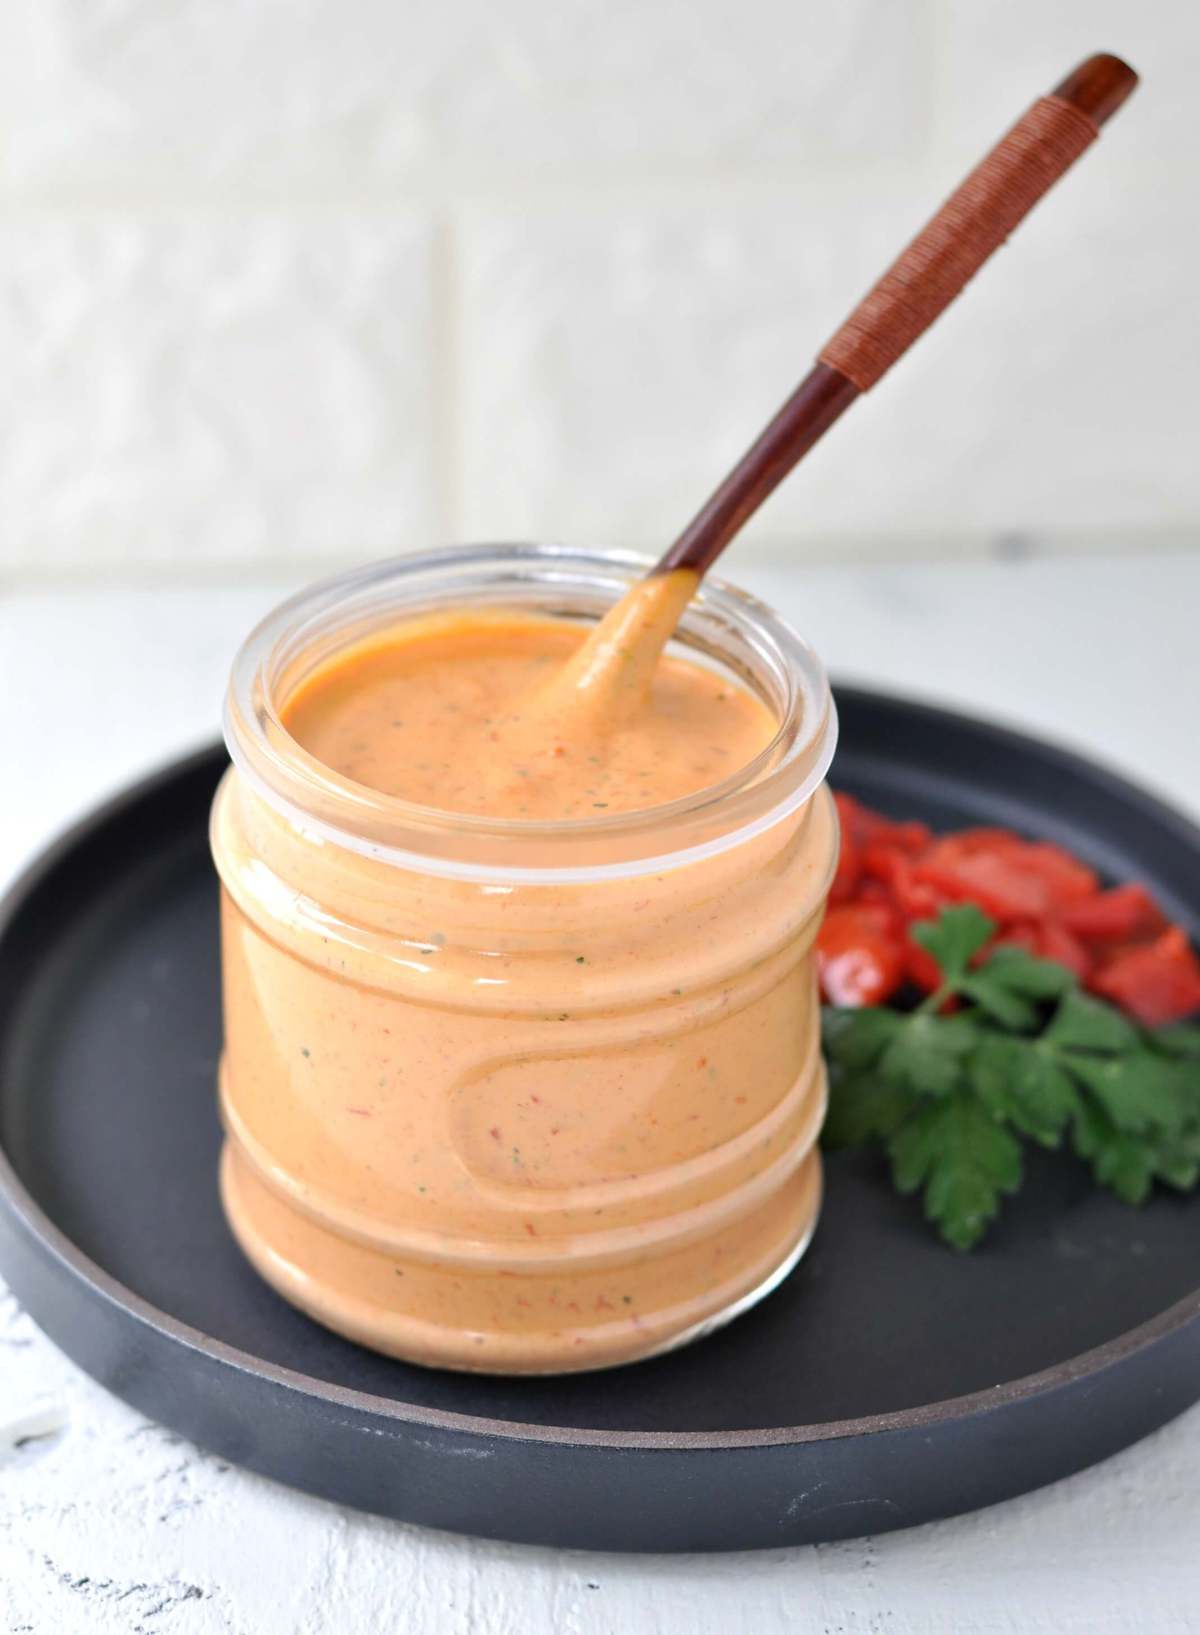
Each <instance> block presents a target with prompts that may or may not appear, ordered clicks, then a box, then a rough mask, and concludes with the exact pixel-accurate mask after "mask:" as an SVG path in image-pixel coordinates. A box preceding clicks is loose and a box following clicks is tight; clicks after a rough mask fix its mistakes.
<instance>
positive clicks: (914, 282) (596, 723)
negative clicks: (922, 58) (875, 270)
mask: <svg viewBox="0 0 1200 1635" xmlns="http://www.w3.org/2000/svg"><path fill="white" fill-rule="evenodd" d="M1137 82H1138V81H1137V75H1136V74H1135V73H1134V71H1133V69H1132V68H1130V67H1129V65H1128V64H1127V63H1125V62H1122V61H1121V59H1120V58H1119V57H1114V56H1111V55H1109V54H1108V53H1101V54H1099V55H1097V56H1093V57H1089V58H1087V60H1086V61H1085V62H1083V63H1081V64H1080V65H1079V67H1078V68H1076V69H1075V70H1074V72H1073V73H1070V74H1068V75H1067V77H1066V79H1064V80H1063V81H1062V82H1061V84H1059V85H1057V86H1055V88H1054V90H1053V91H1052V92H1051V93H1050V95H1049V96H1044V97H1039V98H1038V100H1037V101H1036V102H1035V103H1034V104H1033V106H1032V107H1031V108H1030V109H1029V110H1028V112H1027V113H1025V114H1024V115H1023V116H1022V118H1021V119H1019V120H1018V121H1017V123H1016V124H1015V125H1014V126H1013V128H1012V129H1011V130H1010V131H1009V132H1008V134H1007V136H1004V137H1002V138H1001V140H1000V141H999V142H998V143H997V144H996V146H995V147H994V148H993V149H992V150H991V152H990V153H988V154H987V156H986V157H985V158H984V159H983V160H982V161H981V162H980V163H979V164H978V165H977V166H976V167H975V169H974V170H973V171H972V172H971V173H970V175H969V176H968V177H967V178H966V180H965V181H964V182H963V183H962V184H961V186H959V188H958V189H957V190H956V191H955V192H954V193H952V194H951V195H950V197H949V198H948V199H947V200H946V202H945V203H944V204H943V205H942V207H941V209H940V210H939V211H938V212H937V214H936V215H935V216H934V217H933V218H932V220H931V221H929V222H928V223H927V224H926V226H925V227H923V228H922V229H921V231H920V232H919V233H918V234H917V236H916V238H915V239H913V241H912V243H911V244H910V245H909V246H908V248H907V249H906V250H904V251H903V252H902V254H901V255H900V257H899V258H898V259H897V260H896V261H895V262H894V263H893V264H892V266H891V267H890V268H889V269H888V271H887V272H886V273H884V275H883V277H882V278H881V279H880V280H879V282H878V283H877V284H876V285H875V287H874V288H873V289H872V290H871V291H870V293H869V294H868V295H867V296H866V297H865V298H864V299H863V300H862V301H861V302H860V303H859V305H858V306H857V307H856V308H855V309H854V311H853V312H852V313H851V314H850V316H849V318H847V319H846V321H845V323H844V324H843V325H842V327H841V328H840V329H839V330H838V331H837V333H836V334H835V335H834V336H833V338H832V340H830V341H829V342H828V344H827V345H826V346H825V347H824V348H823V350H822V351H821V353H820V354H819V357H818V361H817V363H816V364H815V365H814V366H813V368H812V369H811V370H810V371H809V373H808V374H807V375H806V376H805V378H804V379H803V380H802V381H801V383H800V385H799V386H798V387H797V388H796V390H795V392H793V394H792V396H791V397H790V398H788V400H787V402H786V403H785V404H784V405H783V407H782V408H781V409H780V410H779V412H778V414H777V415H776V416H775V418H774V419H773V420H772V421H771V422H770V424H769V425H768V426H767V427H766V429H765V430H764V431H763V432H762V433H761V435H760V436H759V437H758V439H757V440H756V441H755V442H754V443H753V444H752V445H751V447H750V448H749V449H748V450H747V452H746V453H745V454H744V455H743V456H742V458H741V460H739V461H738V463H737V465H736V466H734V468H733V470H732V471H731V472H730V473H729V475H728V476H727V477H726V478H725V480H724V482H723V483H721V485H720V487H719V488H717V489H716V491H715V492H714V493H713V494H712V496H711V497H710V498H709V499H708V500H707V501H706V502H705V504H704V505H703V506H702V507H701V508H700V510H699V511H698V512H697V513H696V515H695V516H694V517H693V518H692V520H691V522H689V523H688V525H687V527H686V528H685V529H684V530H683V532H682V533H681V534H680V535H679V537H678V539H676V541H675V542H674V544H673V545H671V547H670V548H669V549H668V550H667V551H666V552H665V553H664V555H663V556H662V558H661V559H660V561H659V562H658V563H657V564H656V565H655V566H654V567H653V568H652V569H651V570H650V573H649V574H648V575H647V576H646V577H645V578H644V579H642V580H640V581H639V582H638V583H637V584H636V585H634V586H633V587H632V588H631V589H630V590H629V591H628V592H627V593H626V594H625V595H624V596H623V597H622V598H621V600H620V601H619V602H618V603H617V604H616V605H615V606H614V607H613V608H611V609H610V611H609V612H608V613H607V614H606V615H605V617H604V618H603V619H602V620H601V621H600V623H599V624H598V625H597V626H596V628H595V629H594V630H593V631H592V632H591V634H590V635H589V636H588V638H587V640H586V641H584V642H583V643H582V645H581V646H580V647H579V648H578V649H577V651H576V652H575V653H574V654H573V655H572V657H571V658H570V660H569V661H568V662H567V663H566V664H565V665H564V666H563V667H562V669H561V670H560V671H558V672H557V674H556V675H555V676H554V677H553V679H552V680H551V681H550V682H549V683H548V684H547V686H546V687H545V689H544V691H543V695H542V699H541V706H542V712H543V719H545V718H548V717H553V718H554V720H555V725H556V730H557V731H558V732H560V733H562V732H568V731H570V728H571V722H572V719H577V720H578V719H581V718H582V717H583V716H584V715H586V717H587V718H588V719H589V725H591V726H593V727H600V728H602V729H603V728H605V727H614V726H618V725H619V724H620V723H621V722H622V721H623V720H626V719H628V717H629V716H630V715H631V714H632V713H633V712H634V711H636V710H637V709H638V708H640V707H641V705H642V704H643V703H644V701H645V698H646V695H647V692H648V689H649V686H650V682H651V679H652V677H653V674H654V670H655V666H656V665H657V663H658V659H659V657H660V655H661V653H662V651H663V649H664V647H665V646H666V644H667V642H668V641H669V640H670V637H671V634H672V632H673V631H674V629H675V626H676V624H677V623H678V621H679V618H680V615H681V614H682V613H683V610H684V608H685V607H686V606H687V604H688V602H689V601H690V600H691V598H692V596H693V594H694V593H695V590H696V587H697V586H698V585H699V583H700V580H701V578H702V577H703V575H704V574H705V573H706V572H707V571H708V569H709V568H710V567H711V566H712V564H713V563H714V562H715V561H716V559H717V557H718V556H719V555H720V554H721V552H722V551H723V550H724V549H725V547H726V545H728V544H729V542H730V540H731V539H732V538H733V537H734V535H735V534H736V533H737V532H738V531H739V530H740V529H741V527H742V525H743V524H744V523H745V522H746V521H747V520H748V518H750V517H751V516H753V514H754V512H755V511H757V510H758V508H759V506H760V505H761V504H762V503H763V501H764V500H765V499H766V498H767V496H768V495H769V494H771V493H773V492H774V490H775V489H776V488H777V487H778V485H779V484H780V483H781V482H782V481H783V479H784V478H785V477H786V476H787V474H788V473H789V472H790V471H791V470H792V468H793V467H794V466H795V465H796V463H797V462H798V461H799V460H800V459H801V458H802V457H803V456H804V455H805V454H807V453H808V451H809V449H810V448H812V446H813V444H814V443H816V442H817V441H818V439H819V438H820V437H822V436H823V435H824V433H825V432H826V431H828V430H829V428H830V426H832V425H833V423H834V421H835V420H837V419H839V418H840V416H841V415H843V414H844V413H845V412H846V410H847V409H848V408H849V407H850V405H851V403H853V402H854V400H855V398H857V397H859V396H861V395H862V393H864V392H867V391H869V390H870V389H871V387H872V386H874V385H875V383H876V382H877V381H878V380H880V379H881V378H882V376H883V375H884V374H886V372H887V371H888V369H890V368H891V366H892V364H894V363H895V362H896V360H897V359H898V358H899V357H900V356H901V355H902V354H903V353H904V352H906V351H907V350H908V348H909V347H910V346H911V345H912V344H913V342H914V341H915V340H916V339H917V337H918V336H919V335H922V334H923V333H924V332H925V330H927V329H928V328H929V326H930V324H932V323H933V321H934V319H935V318H937V317H938V316H939V315H940V314H941V313H942V312H944V311H945V309H946V308H947V307H948V306H949V305H950V303H951V301H953V300H954V298H955V296H956V295H958V294H959V292H960V291H961V290H962V289H963V287H964V286H965V285H966V284H967V282H968V281H969V280H970V279H971V278H972V277H973V276H974V274H975V273H976V272H978V271H979V269H980V267H981V266H982V265H983V263H984V262H985V261H986V260H987V259H988V257H989V256H990V255H991V254H992V252H993V251H995V250H998V249H999V247H1000V246H1001V245H1002V244H1003V243H1004V241H1005V239H1006V238H1007V237H1008V235H1009V234H1010V233H1011V232H1012V230H1013V228H1014V227H1016V225H1017V224H1018V222H1020V221H1021V220H1022V219H1023V218H1024V217H1025V216H1026V215H1028V213H1029V211H1030V210H1032V209H1033V206H1034V205H1035V204H1036V203H1037V202H1038V200H1039V199H1040V198H1041V197H1042V195H1043V194H1044V193H1046V192H1047V191H1048V190H1049V189H1050V188H1051V187H1052V186H1053V184H1054V183H1055V182H1056V181H1057V180H1058V178H1059V177H1060V176H1062V175H1063V174H1064V172H1066V171H1067V170H1068V169H1069V168H1070V167H1071V165H1073V164H1074V163H1075V161H1076V159H1078V158H1079V156H1080V154H1082V153H1083V151H1084V149H1085V148H1087V147H1089V146H1090V145H1091V143H1092V142H1093V141H1094V140H1095V139H1096V137H1097V136H1098V135H1099V133H1100V127H1101V126H1102V125H1103V124H1104V123H1105V122H1106V120H1108V119H1109V118H1110V117H1111V116H1112V115H1113V114H1114V113H1115V112H1116V111H1117V109H1118V108H1119V107H1120V106H1121V104H1122V103H1123V102H1124V101H1125V99H1126V98H1127V97H1128V96H1129V94H1130V93H1131V92H1132V91H1133V89H1134V87H1135V86H1136V85H1137Z"/></svg>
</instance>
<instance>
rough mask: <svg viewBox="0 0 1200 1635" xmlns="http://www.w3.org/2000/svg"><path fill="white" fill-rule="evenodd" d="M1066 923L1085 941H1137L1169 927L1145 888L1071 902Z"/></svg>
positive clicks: (1118, 890) (1064, 913)
mask: <svg viewBox="0 0 1200 1635" xmlns="http://www.w3.org/2000/svg"><path fill="white" fill-rule="evenodd" d="M1061 918H1062V923H1063V924H1064V925H1065V926H1066V928H1067V930H1068V931H1073V932H1074V933H1075V935H1076V936H1077V937H1082V938H1083V940H1084V941H1085V942H1137V941H1139V940H1142V939H1144V938H1147V937H1153V936H1157V935H1158V933H1159V932H1160V931H1163V930H1165V928H1166V924H1167V921H1166V916H1165V915H1164V914H1163V912H1162V910H1161V909H1160V908H1159V906H1158V904H1157V903H1156V902H1155V901H1154V898H1153V897H1151V895H1150V893H1149V892H1148V891H1147V890H1146V888H1145V886H1135V885H1129V886H1114V887H1113V888H1112V890H1111V891H1099V892H1097V893H1096V894H1095V896H1093V897H1085V898H1083V899H1081V901H1079V902H1077V903H1070V904H1068V905H1067V907H1066V908H1064V909H1063V911H1062V915H1061Z"/></svg>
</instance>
